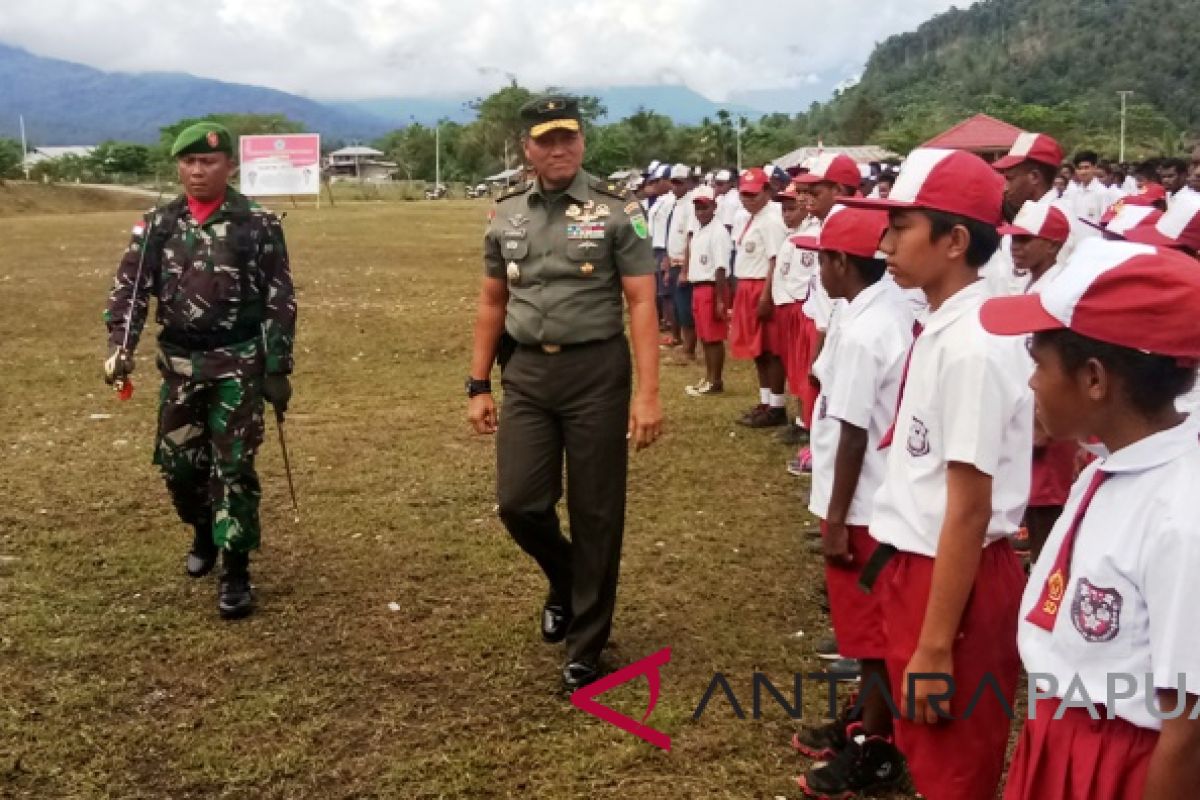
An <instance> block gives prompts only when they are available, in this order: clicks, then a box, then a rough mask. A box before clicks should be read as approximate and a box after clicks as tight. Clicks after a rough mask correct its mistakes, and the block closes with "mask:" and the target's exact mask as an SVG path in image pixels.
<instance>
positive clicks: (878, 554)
mask: <svg viewBox="0 0 1200 800" xmlns="http://www.w3.org/2000/svg"><path fill="white" fill-rule="evenodd" d="M897 552H899V551H898V550H896V548H895V547H894V546H892V545H890V544H881V545H879V546H878V547H876V548H875V552H874V553H872V554H871V557H870V558H868V559H867V563H866V564H864V565H863V568H862V571H861V572H859V573H858V586H859V588H860V589H862V590H863V591H864V592H866V593H867V594H871V591H872V590H873V589H874V588H875V581H877V580H879V574H880V573H881V572H883V568H884V567H886V566H887V565H888V562H889V561H891V560H892V558H893V557H894V556H895V555H896V553H897Z"/></svg>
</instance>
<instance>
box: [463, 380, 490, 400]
mask: <svg viewBox="0 0 1200 800" xmlns="http://www.w3.org/2000/svg"><path fill="white" fill-rule="evenodd" d="M491 393H492V382H491V381H489V380H488V379H487V378H483V379H482V380H480V379H476V378H467V397H474V396H475V395H477V394H491Z"/></svg>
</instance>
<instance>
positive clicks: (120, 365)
mask: <svg viewBox="0 0 1200 800" xmlns="http://www.w3.org/2000/svg"><path fill="white" fill-rule="evenodd" d="M133 367H134V363H133V353H130V352H129V351H128V350H125V349H123V348H121V347H117V346H116V345H115V344H114V345H109V346H108V358H106V359H104V382H105V383H107V384H108V385H109V386H112V385H113V384H114V383H116V382H117V381H123V380H125V379H126V378H128V377H129V375H130V373H132V372H133Z"/></svg>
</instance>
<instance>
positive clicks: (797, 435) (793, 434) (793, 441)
mask: <svg viewBox="0 0 1200 800" xmlns="http://www.w3.org/2000/svg"><path fill="white" fill-rule="evenodd" d="M775 441H777V442H779V443H780V444H786V445H788V446H789V447H799V446H800V445H802V444H808V431H807V430H805V429H804V428H801V427H800V426H799V425H797V424H796V423H794V422H792V423H789V424H788V426H787V427H786V428H784V429H783V430H781V431H777V432H776V433H775Z"/></svg>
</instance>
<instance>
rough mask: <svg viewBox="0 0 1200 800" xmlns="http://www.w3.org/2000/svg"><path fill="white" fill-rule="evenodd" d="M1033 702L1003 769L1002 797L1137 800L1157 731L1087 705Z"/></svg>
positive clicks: (1013, 799) (1050, 700)
mask: <svg viewBox="0 0 1200 800" xmlns="http://www.w3.org/2000/svg"><path fill="white" fill-rule="evenodd" d="M1058 706H1059V702H1058V700H1056V699H1054V698H1042V699H1040V700H1038V701H1037V709H1036V710H1037V714H1036V718H1035V719H1031V720H1027V721H1026V722H1025V727H1023V728H1022V729H1021V738H1020V739H1019V740H1018V741H1017V752H1016V754H1015V755H1014V756H1013V762H1012V766H1010V767H1009V768H1008V782H1007V783H1006V784H1005V787H1004V800H1044V798H1053V799H1054V800H1098V799H1099V798H1104V800H1142V798H1143V796H1144V794H1143V793H1144V790H1145V788H1146V776H1147V774H1148V773H1149V772H1150V756H1151V755H1152V754H1153V753H1154V746H1155V745H1156V744H1157V743H1158V735H1159V734H1158V731H1153V730H1149V729H1148V728H1139V727H1138V726H1137V725H1134V724H1133V723H1131V722H1128V721H1127V720H1123V719H1120V718H1117V719H1104V718H1103V717H1105V716H1106V713H1105V712H1104V709H1103V707H1102V706H1101V707H1099V709H1098V710H1099V711H1100V712H1101V713H1100V716H1101V717H1102V718H1101V719H1092V718H1091V715H1089V714H1088V712H1087V709H1083V708H1067V709H1064V713H1063V715H1062V719H1058V720H1056V719H1054V715H1055V713H1056V712H1057V711H1058Z"/></svg>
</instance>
